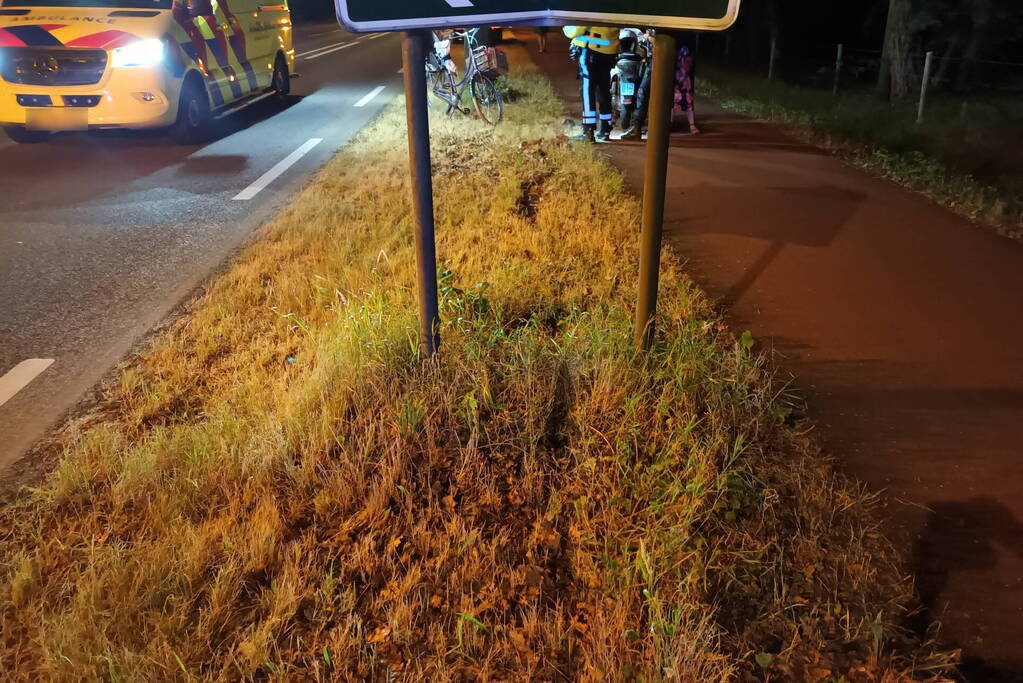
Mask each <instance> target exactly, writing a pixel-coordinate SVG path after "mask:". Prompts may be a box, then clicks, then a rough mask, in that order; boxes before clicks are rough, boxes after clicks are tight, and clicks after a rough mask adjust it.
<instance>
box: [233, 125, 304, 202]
mask: <svg viewBox="0 0 1023 683" xmlns="http://www.w3.org/2000/svg"><path fill="white" fill-rule="evenodd" d="M321 142H323V138H310V139H309V140H306V141H305V143H303V145H302V146H301V147H299V148H298V149H296V150H295V151H294V152H292V153H291V154H289V155H288V156H286V157H284V158H283V159H281V160H280V161H279V162H277V164H276V165H275V166H274V167H273V168H271V169H270V170H269V171H267V172H266V173H264V174H263V175H261V176H259V178H257V179H256V182H254V183H252V184H251V185H249V186H248V187H246V188H245V189H244V190H242V191H241V192H239V193H238V194H236V195H235V196H234V201H245V200H247V199H252V198H253V197H255V196H256V195H257V194H259V193H260V192H262V191H263V189H264V188H266V186H267V185H269V184H270V183H272V182H273V181H275V180H277V178H278V177H280V175H281V174H282V173H284V172H285V171H287V170H288V169H289V168H291V167H292V166H293V165H294V164H295V162H296V161H298V160H299V159H301V158H302V157H304V156H305V155H306V154H308V153H309V150H311V149H312V148H313V147H315V146H316V145H318V144H320V143H321Z"/></svg>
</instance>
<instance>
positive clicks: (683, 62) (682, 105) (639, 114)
mask: <svg viewBox="0 0 1023 683" xmlns="http://www.w3.org/2000/svg"><path fill="white" fill-rule="evenodd" d="M647 35H648V39H649V41H650V45H651V47H652V46H653V42H654V37H653V32H650V31H648V32H647ZM695 44H696V40H695V34H689V33H684V34H681V35H679V48H678V53H677V54H676V56H675V79H674V80H675V84H674V89H673V92H672V107H671V126H672V128H673V129H675V130H677V129H678V128H679V127H681V125H682V124H683V121H685V122H687V123H688V124H689V132H690V134H692V135H696V134H698V133H699V132H700V130H699V128H697V127H696V112H695V109H694V101H693V95H694V93H695V90H696V88H695V83H696V77H695V63H696V62H695V59H694V56H693V54H692V51H691V49H690V47H689V46H690V45H695ZM652 54H653V51H652V50H651V59H650V60H649V62H650V63H649V64H648V65H647V69H646V73H645V74H644V76H643V81H642V83H640V86H639V90H638V91H637V93H636V112H635V114H633V123H632V126H631V127H630V128H629V129H628V130H627V131H625V132H624V133H622V138H621V139H622V140H634V139H638V138H640V137H641V136H642V135H643V127H644V126H645V125H646V117H647V111H648V109H649V106H650V74H651V73H652V72H653V59H652Z"/></svg>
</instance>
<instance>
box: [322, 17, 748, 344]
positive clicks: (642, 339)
mask: <svg viewBox="0 0 1023 683" xmlns="http://www.w3.org/2000/svg"><path fill="white" fill-rule="evenodd" d="M739 2H740V0H335V3H336V8H337V16H338V21H339V22H340V23H341V25H342V26H344V27H345V28H347V29H348V30H350V31H353V32H357V33H358V32H370V31H405V36H404V40H403V43H402V63H403V66H404V69H403V71H404V79H405V107H406V113H407V116H408V136H409V164H410V167H411V170H412V181H413V188H412V196H413V212H414V216H415V238H416V270H417V274H418V280H419V282H418V287H417V289H418V294H419V329H420V348H421V349H422V351H423V353H424V355H426V356H432V355H433V354H434V353H436V351H437V348H438V346H439V345H440V336H439V334H438V329H439V325H440V317H439V312H438V305H437V255H436V241H435V236H434V212H433V180H432V178H431V164H430V130H429V117H428V109H427V102H426V97H427V88H426V68H425V61H426V55H427V54H428V50H429V49H431V45H432V41H431V36H430V33H429V31H428V30H427V29H432V28H444V27H454V26H475V25H501V26H511V25H521V26H563V25H576V26H588V25H601V26H641V27H654V28H659V29H678V30H691V31H692V30H695V31H722V30H724V29H726V28H728V27H729V26H731V25H732V24H733V23H735V20H736V19H737V18H738V14H739ZM677 50H678V44H677V42H676V39H675V37H674V36H673V35H672V34H671V33H669V32H666V31H661V32H659V33H658V34H657V38H656V44H655V49H654V65H653V73H652V77H651V93H650V108H649V125H648V133H647V162H646V170H645V175H644V181H643V232H642V235H641V238H640V273H639V297H638V300H637V304H636V320H635V342H636V345H637V347H639V348H641V349H649V348H650V346H651V344H652V343H653V338H654V316H655V314H656V310H657V288H658V280H659V277H660V262H661V234H662V223H663V220H664V188H665V176H666V174H667V166H668V136H669V132H670V131H669V123H670V117H669V111H670V108H671V101H672V74H673V73H674V70H675V69H674V67H675V58H676V54H677Z"/></svg>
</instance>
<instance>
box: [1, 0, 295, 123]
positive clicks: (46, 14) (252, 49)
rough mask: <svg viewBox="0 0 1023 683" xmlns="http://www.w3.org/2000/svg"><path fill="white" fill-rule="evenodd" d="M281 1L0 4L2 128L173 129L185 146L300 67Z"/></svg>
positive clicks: (17, 0)
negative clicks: (214, 123)
mask: <svg viewBox="0 0 1023 683" xmlns="http://www.w3.org/2000/svg"><path fill="white" fill-rule="evenodd" d="M291 28H292V27H291V16H290V13H289V11H288V6H287V4H286V0H0V125H2V126H3V127H4V129H5V130H6V132H7V135H8V136H9V137H10V138H11V139H12V140H14V141H16V142H38V141H40V140H44V139H45V138H46V136H47V135H48V134H49V133H50V132H55V131H68V130H89V129H97V128H155V127H161V126H169V127H170V129H171V133H172V135H173V136H174V138H175V139H176V140H178V141H179V142H182V143H195V142H198V141H201V140H202V139H203V137H204V135H205V133H206V132H207V131H208V127H209V122H210V121H211V120H212V119H213V118H215V117H217V116H220V115H223V114H225V113H228V112H230V111H233V110H234V109H237V108H240V107H242V106H245V104H247V103H249V102H252V101H254V100H255V99H259V98H263V97H268V96H274V95H276V96H278V97H284V96H286V95H287V94H288V91H289V89H290V81H291V72H292V70H293V69H294V66H295V50H294V48H293V47H292V35H291Z"/></svg>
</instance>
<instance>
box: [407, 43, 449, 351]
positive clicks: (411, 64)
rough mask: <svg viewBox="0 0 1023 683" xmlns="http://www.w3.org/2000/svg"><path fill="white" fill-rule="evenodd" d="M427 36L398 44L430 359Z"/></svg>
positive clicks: (433, 336)
mask: <svg viewBox="0 0 1023 683" xmlns="http://www.w3.org/2000/svg"><path fill="white" fill-rule="evenodd" d="M429 43H430V34H429V33H428V32H425V31H409V32H407V33H405V36H404V38H403V39H402V43H401V61H402V66H403V67H404V68H403V69H402V73H403V74H404V80H405V114H406V117H407V119H408V156H409V168H410V169H411V170H412V213H413V219H414V220H415V232H416V274H417V275H418V281H419V346H420V348H421V349H422V351H423V355H425V356H432V355H433V354H435V353H436V352H437V348H438V347H439V346H440V334H439V332H438V329H437V328H438V326H439V325H440V313H439V311H438V306H437V245H436V240H435V238H434V223H433V173H432V170H431V164H430V115H429V109H428V107H427V103H426V67H425V66H424V65H425V64H426V49H427V47H426V46H427V45H428V44H429Z"/></svg>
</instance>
